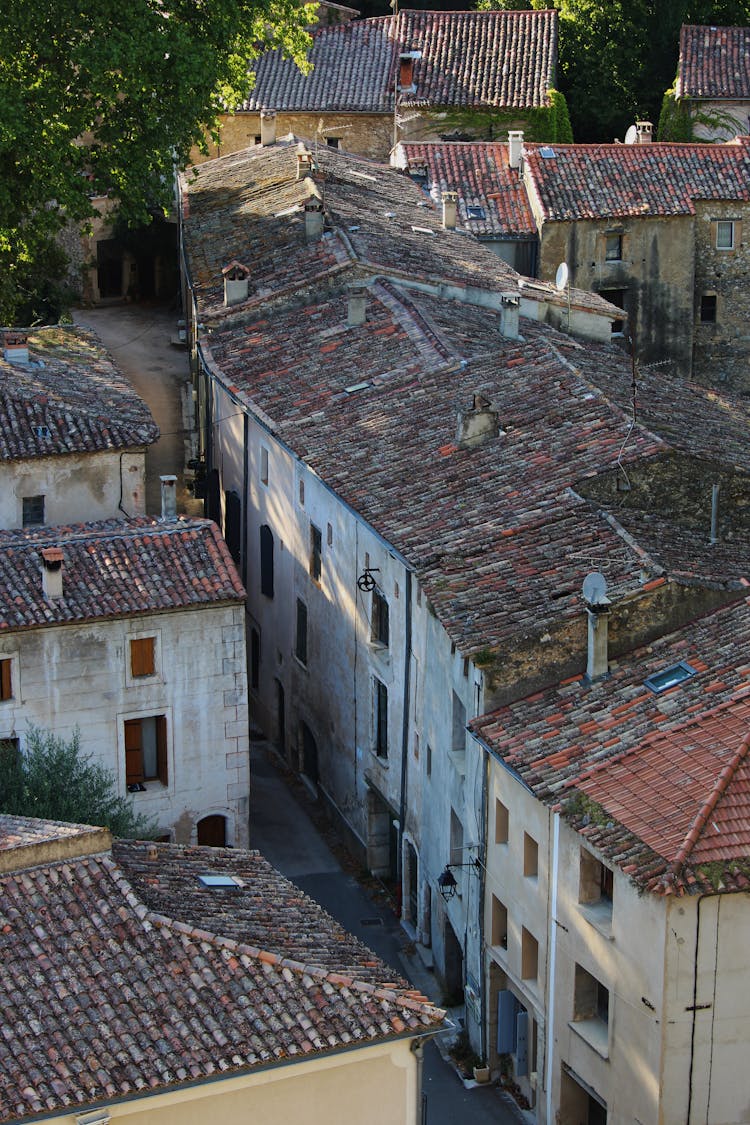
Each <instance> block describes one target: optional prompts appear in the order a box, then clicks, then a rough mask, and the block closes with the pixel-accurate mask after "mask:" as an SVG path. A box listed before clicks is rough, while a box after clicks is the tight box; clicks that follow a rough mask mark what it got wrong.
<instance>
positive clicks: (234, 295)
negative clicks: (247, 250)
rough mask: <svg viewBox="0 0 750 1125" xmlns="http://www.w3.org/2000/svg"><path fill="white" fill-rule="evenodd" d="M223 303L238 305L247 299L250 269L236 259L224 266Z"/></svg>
mask: <svg viewBox="0 0 750 1125" xmlns="http://www.w3.org/2000/svg"><path fill="white" fill-rule="evenodd" d="M221 272H222V274H223V275H224V304H225V305H227V306H228V305H239V304H241V303H242V301H246V300H247V294H248V288H249V285H250V270H249V269H248V267H247V266H243V264H242V262H238V261H237V260H236V259H235V260H234V261H232V262H230V263H229V265H226V266H224V269H223V270H222V271H221Z"/></svg>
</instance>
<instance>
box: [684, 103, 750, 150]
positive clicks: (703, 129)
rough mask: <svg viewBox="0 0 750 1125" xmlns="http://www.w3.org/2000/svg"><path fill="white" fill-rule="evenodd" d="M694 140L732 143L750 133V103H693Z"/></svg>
mask: <svg viewBox="0 0 750 1125" xmlns="http://www.w3.org/2000/svg"><path fill="white" fill-rule="evenodd" d="M691 111H692V118H693V140H696V141H731V140H732V138H733V137H736V136H738V135H740V136H746V135H747V133H748V132H750V102H730V101H726V100H724V99H722V100H721V101H716V102H692V103H691Z"/></svg>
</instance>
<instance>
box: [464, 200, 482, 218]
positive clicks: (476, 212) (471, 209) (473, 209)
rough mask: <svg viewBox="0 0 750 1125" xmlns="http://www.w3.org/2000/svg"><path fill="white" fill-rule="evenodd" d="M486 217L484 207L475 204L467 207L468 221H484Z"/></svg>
mask: <svg viewBox="0 0 750 1125" xmlns="http://www.w3.org/2000/svg"><path fill="white" fill-rule="evenodd" d="M484 217H485V215H484V207H479V206H478V205H476V204H474V203H469V204H467V206H466V218H467V219H483V218H484Z"/></svg>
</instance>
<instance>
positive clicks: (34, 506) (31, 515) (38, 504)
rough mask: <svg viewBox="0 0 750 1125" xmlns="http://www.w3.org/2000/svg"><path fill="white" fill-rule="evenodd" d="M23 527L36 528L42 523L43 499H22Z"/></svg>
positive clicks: (31, 497) (33, 497) (39, 497)
mask: <svg viewBox="0 0 750 1125" xmlns="http://www.w3.org/2000/svg"><path fill="white" fill-rule="evenodd" d="M22 503H23V526H24V527H38V526H39V525H40V524H43V523H44V497H43V496H24V497H23V501H22Z"/></svg>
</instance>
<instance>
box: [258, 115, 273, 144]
mask: <svg viewBox="0 0 750 1125" xmlns="http://www.w3.org/2000/svg"><path fill="white" fill-rule="evenodd" d="M260 143H261V144H262V145H275V144H276V110H275V109H262V110H261V111H260Z"/></svg>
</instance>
